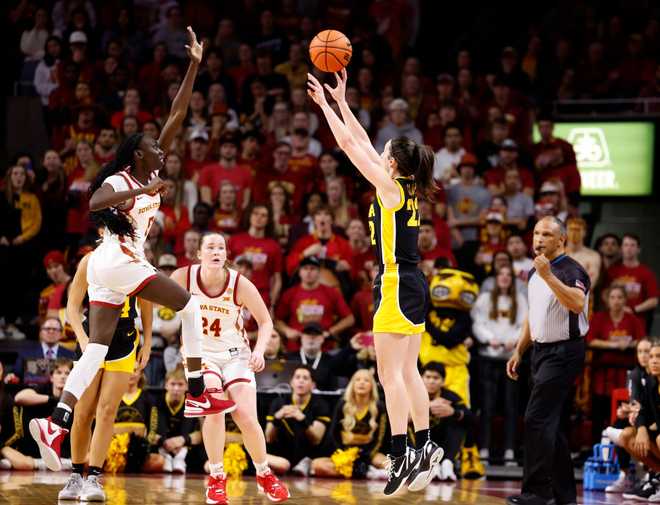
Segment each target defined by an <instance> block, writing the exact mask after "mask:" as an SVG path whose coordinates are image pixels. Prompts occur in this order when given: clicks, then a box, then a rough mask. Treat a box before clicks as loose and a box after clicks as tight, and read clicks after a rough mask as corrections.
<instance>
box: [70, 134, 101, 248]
mask: <svg viewBox="0 0 660 505" xmlns="http://www.w3.org/2000/svg"><path fill="white" fill-rule="evenodd" d="M76 158H77V159H78V168H77V169H76V171H74V172H73V173H72V174H71V177H70V180H71V182H70V184H69V191H68V193H67V197H66V198H67V205H68V211H67V216H66V233H67V234H68V235H69V238H70V240H71V243H72V244H77V243H78V241H79V239H80V238H81V237H82V236H83V235H85V234H86V233H87V232H88V231H89V229H90V227H91V223H90V220H89V196H88V192H89V188H90V186H91V185H92V181H94V179H95V178H96V175H97V174H98V173H99V171H100V170H101V166H100V165H99V164H98V162H97V161H96V159H95V158H94V151H93V150H92V146H91V145H90V144H88V143H87V142H85V141H84V140H81V141H80V142H78V145H77V146H76Z"/></svg>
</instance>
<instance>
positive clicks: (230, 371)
mask: <svg viewBox="0 0 660 505" xmlns="http://www.w3.org/2000/svg"><path fill="white" fill-rule="evenodd" d="M250 355H251V351H250V349H249V348H248V347H243V348H233V349H230V350H228V351H224V352H220V353H210V352H206V351H205V352H202V371H203V374H204V383H205V384H206V387H207V388H219V387H221V388H222V389H223V390H224V391H226V390H227V389H229V388H230V387H231V386H233V385H234V384H240V383H243V384H248V385H250V386H252V387H253V388H256V387H257V386H256V381H255V379H254V372H253V371H252V369H251V368H250V364H249V361H250ZM218 380H220V381H221V384H218Z"/></svg>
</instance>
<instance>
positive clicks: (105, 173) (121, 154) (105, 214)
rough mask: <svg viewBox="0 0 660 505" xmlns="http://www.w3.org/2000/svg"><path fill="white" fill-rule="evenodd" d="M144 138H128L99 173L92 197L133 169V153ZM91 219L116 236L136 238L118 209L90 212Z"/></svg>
mask: <svg viewBox="0 0 660 505" xmlns="http://www.w3.org/2000/svg"><path fill="white" fill-rule="evenodd" d="M143 136H144V135H143V134H142V133H134V134H132V135H129V136H128V137H126V139H125V140H124V141H123V142H122V143H121V145H120V146H119V149H117V156H115V159H114V160H112V161H110V162H109V163H107V164H106V165H105V166H104V167H103V168H102V169H101V171H100V172H99V173H98V175H97V176H96V179H94V182H92V185H91V186H90V188H89V195H90V197H91V195H92V194H93V193H94V192H95V191H96V190H97V189H99V188H100V187H101V186H102V185H103V183H104V182H105V180H106V179H107V178H108V177H110V176H111V175H114V174H116V173H117V172H120V171H122V170H123V169H124V168H126V167H127V166H129V167H133V165H134V163H135V161H134V158H133V153H135V151H136V150H137V149H139V148H140V143H141V142H142V137H143ZM90 218H91V220H92V222H93V223H94V225H95V226H97V227H105V228H107V229H108V230H110V232H111V233H114V234H115V235H120V236H126V237H130V238H135V228H133V224H132V223H131V221H130V220H129V219H128V217H126V214H124V213H123V212H120V211H119V210H117V209H116V208H106V209H101V210H97V211H94V212H90Z"/></svg>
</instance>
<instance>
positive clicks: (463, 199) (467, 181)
mask: <svg viewBox="0 0 660 505" xmlns="http://www.w3.org/2000/svg"><path fill="white" fill-rule="evenodd" d="M476 164H477V159H476V158H475V157H474V156H472V155H471V154H466V155H465V156H463V158H462V159H461V162H460V163H459V165H458V168H457V170H458V173H459V176H460V180H459V182H458V183H457V184H454V185H452V186H450V187H449V189H448V190H447V216H448V219H447V223H448V224H449V226H450V227H452V229H453V230H454V232H453V233H452V236H453V238H454V240H453V244H452V248H454V249H458V251H457V253H456V259H457V260H458V264H459V265H462V266H463V267H464V268H468V269H469V266H470V265H472V264H473V263H474V257H475V254H476V252H477V249H479V227H480V226H481V213H482V212H483V211H485V210H486V209H487V208H488V206H489V205H490V198H491V196H490V193H488V191H487V190H486V189H485V188H484V187H483V186H481V185H480V184H479V182H478V181H477V179H476V177H475V167H476Z"/></svg>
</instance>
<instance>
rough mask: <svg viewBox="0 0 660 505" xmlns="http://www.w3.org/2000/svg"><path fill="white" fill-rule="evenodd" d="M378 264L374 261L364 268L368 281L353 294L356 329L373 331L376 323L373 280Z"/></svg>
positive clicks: (352, 306) (352, 303) (352, 309)
mask: <svg viewBox="0 0 660 505" xmlns="http://www.w3.org/2000/svg"><path fill="white" fill-rule="evenodd" d="M378 268H379V267H378V264H377V263H376V262H375V261H374V262H373V263H372V264H371V265H369V268H366V265H365V269H364V270H363V272H364V275H365V278H367V279H368V282H363V283H362V287H361V288H360V290H359V291H358V292H357V293H355V294H354V295H353V299H352V300H351V311H352V312H353V314H354V315H355V330H356V331H369V332H370V331H371V330H372V328H373V324H374V293H373V288H372V285H373V280H374V279H375V278H376V275H377V274H378Z"/></svg>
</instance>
